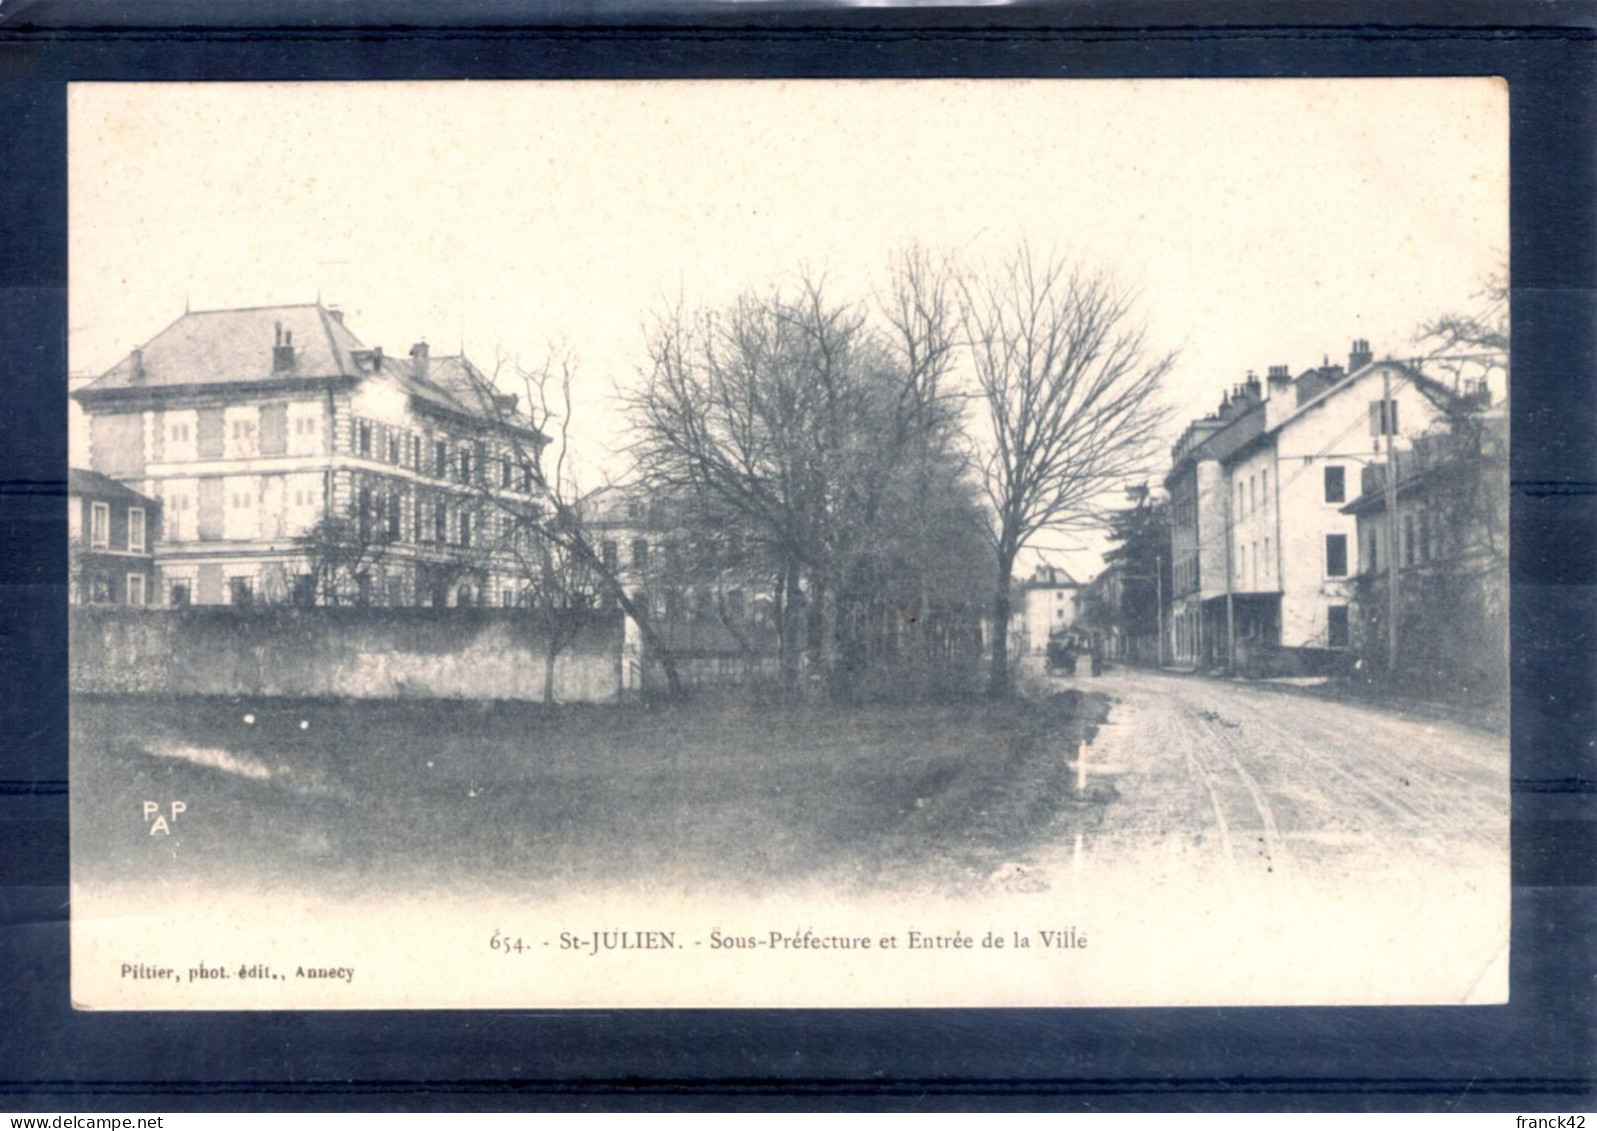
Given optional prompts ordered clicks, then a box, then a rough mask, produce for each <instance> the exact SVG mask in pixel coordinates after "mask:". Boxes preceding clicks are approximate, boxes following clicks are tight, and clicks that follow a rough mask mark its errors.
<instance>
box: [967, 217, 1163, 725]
mask: <svg viewBox="0 0 1597 1131" xmlns="http://www.w3.org/2000/svg"><path fill="white" fill-rule="evenodd" d="M962 298H963V304H962V305H963V321H964V329H965V335H966V338H967V341H968V343H969V349H970V355H971V363H972V370H973V376H974V380H975V383H976V395H975V400H976V402H977V404H978V405H979V406H980V410H981V425H980V429H979V432H978V436H977V444H978V457H977V465H978V473H979V475H980V478H981V483H982V487H983V489H984V491H985V493H986V496H987V502H988V504H989V505H990V507H991V508H992V517H991V521H992V527H991V531H990V534H991V539H992V547H993V550H994V553H995V555H996V564H997V572H996V578H995V581H996V584H995V587H994V597H993V633H992V638H993V639H992V666H991V670H990V673H989V681H988V691H989V694H991V695H994V696H1005V695H1008V694H1009V690H1010V676H1009V654H1008V647H1007V635H1008V624H1009V615H1010V607H1009V606H1010V599H1009V591H1010V584H1011V581H1012V578H1013V575H1014V567H1015V559H1016V557H1017V556H1018V555H1019V553H1020V551H1021V550H1022V549H1023V548H1024V547H1025V546H1026V545H1027V543H1028V542H1029V541H1030V540H1031V539H1032V538H1033V537H1034V536H1035V535H1036V534H1037V533H1038V532H1039V531H1042V530H1044V529H1052V530H1072V529H1077V530H1079V529H1085V528H1089V527H1095V526H1099V525H1101V524H1102V521H1103V517H1104V512H1105V510H1106V506H1105V503H1106V501H1107V500H1108V498H1109V497H1110V496H1111V494H1112V493H1113V492H1116V491H1118V490H1120V489H1122V488H1123V487H1124V485H1125V482H1126V481H1127V480H1128V479H1131V478H1133V477H1135V476H1137V475H1139V474H1145V473H1146V472H1147V470H1148V467H1149V464H1150V460H1151V458H1152V455H1153V452H1154V450H1155V447H1156V443H1157V441H1158V439H1159V437H1160V434H1161V430H1162V428H1163V425H1164V423H1165V421H1166V419H1167V413H1166V411H1165V410H1164V409H1162V408H1161V407H1160V406H1159V405H1158V403H1157V400H1156V393H1157V392H1158V390H1159V387H1160V384H1161V383H1162V381H1163V379H1164V377H1165V375H1166V374H1167V373H1169V371H1170V369H1171V367H1172V366H1173V365H1174V363H1175V355H1174V354H1165V355H1158V356H1150V355H1149V354H1148V352H1147V348H1146V342H1145V334H1144V330H1143V328H1142V326H1141V324H1140V323H1139V322H1138V321H1137V320H1136V318H1135V311H1134V304H1133V299H1132V296H1131V295H1130V294H1129V293H1127V292H1126V291H1124V290H1122V289H1121V288H1120V287H1118V286H1117V285H1115V284H1114V283H1113V282H1112V281H1110V280H1109V279H1108V278H1106V277H1105V276H1103V275H1101V274H1098V273H1095V272H1092V271H1089V270H1087V269H1085V268H1083V267H1081V266H1080V265H1073V264H1070V263H1067V262H1065V261H1063V260H1061V259H1058V258H1048V259H1039V258H1038V257H1037V256H1035V255H1033V253H1032V252H1031V250H1030V248H1028V247H1026V246H1022V247H1021V248H1020V249H1019V250H1018V251H1016V252H1015V253H1014V254H1013V255H1011V256H1010V257H1008V258H1007V259H1006V260H1004V261H1003V262H1002V263H1000V264H999V265H998V266H997V267H996V268H995V269H993V270H990V271H988V272H986V273H985V274H983V275H981V276H980V277H976V278H967V279H966V280H965V282H964V284H963V292H962Z"/></svg>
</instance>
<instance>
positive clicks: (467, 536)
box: [460, 511, 471, 546]
mask: <svg viewBox="0 0 1597 1131" xmlns="http://www.w3.org/2000/svg"><path fill="white" fill-rule="evenodd" d="M460 544H461V545H462V546H469V545H471V512H470V511H461V512H460Z"/></svg>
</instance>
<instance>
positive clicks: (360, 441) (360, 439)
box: [356, 420, 372, 456]
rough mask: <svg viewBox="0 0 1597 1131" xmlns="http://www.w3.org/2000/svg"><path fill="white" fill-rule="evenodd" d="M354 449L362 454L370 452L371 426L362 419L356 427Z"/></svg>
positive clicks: (367, 454)
mask: <svg viewBox="0 0 1597 1131" xmlns="http://www.w3.org/2000/svg"><path fill="white" fill-rule="evenodd" d="M356 438H357V443H356V450H357V451H359V452H360V454H361V455H363V456H369V455H371V454H372V426H371V425H370V424H369V423H367V422H366V421H364V420H362V421H361V422H360V424H359V425H358V426H357V429H356Z"/></svg>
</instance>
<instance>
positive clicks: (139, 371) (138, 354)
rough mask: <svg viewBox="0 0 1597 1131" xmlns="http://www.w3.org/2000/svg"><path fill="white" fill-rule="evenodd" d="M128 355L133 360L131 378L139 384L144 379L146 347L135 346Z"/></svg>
mask: <svg viewBox="0 0 1597 1131" xmlns="http://www.w3.org/2000/svg"><path fill="white" fill-rule="evenodd" d="M128 357H129V359H130V360H131V361H132V362H133V374H132V376H131V377H130V378H129V380H131V381H132V382H133V383H134V384H139V383H141V382H143V380H144V347H143V346H134V347H133V350H132V352H131V353H129V354H128Z"/></svg>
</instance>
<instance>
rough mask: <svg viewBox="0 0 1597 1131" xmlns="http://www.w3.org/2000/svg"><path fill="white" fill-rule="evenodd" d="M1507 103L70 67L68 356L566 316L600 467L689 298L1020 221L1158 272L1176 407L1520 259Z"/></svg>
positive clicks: (1461, 85) (955, 247)
mask: <svg viewBox="0 0 1597 1131" xmlns="http://www.w3.org/2000/svg"><path fill="white" fill-rule="evenodd" d="M1507 111H1508V94H1507V87H1506V85H1505V84H1503V83H1502V82H1501V81H1500V80H1495V79H1489V78H1476V79H1329V80H1275V79H1265V80H1237V81H1230V80H1210V79H1204V80H1159V81H1140V80H1139V81H1101V80H1099V81H1067V80H1032V81H1009V80H1004V81H942V80H938V81H892V82H861V81H846V82H841V81H799V82H775V81H757V82H637V83H610V82H602V83H601V82H592V83H590V82H526V83H518V82H504V83H499V82H495V83H480V82H464V81H460V82H434V83H303V84H238V83H228V84H78V85H74V86H73V87H72V89H71V91H70V94H69V133H68V138H69V141H68V152H69V165H70V168H69V177H70V203H69V224H70V248H71V250H70V336H69V348H70V358H71V360H70V365H71V369H72V372H73V373H74V374H78V375H81V374H98V373H101V372H103V371H104V370H106V369H108V368H110V367H111V366H112V365H114V364H115V363H116V362H117V361H118V360H119V359H121V358H122V357H123V356H125V355H126V354H127V352H128V350H129V349H131V348H132V347H133V346H135V345H138V344H140V343H142V342H143V341H146V340H148V339H149V338H151V337H153V336H154V335H155V334H156V333H158V332H159V331H160V330H161V329H163V328H165V327H166V326H167V325H168V324H170V323H171V322H172V321H173V320H174V319H176V318H177V317H178V316H180V315H181V314H182V313H183V311H184V309H185V307H189V308H192V309H194V310H205V309H216V308H222V307H231V306H258V305H267V304H276V303H299V302H311V301H313V300H315V299H317V298H318V297H320V298H321V300H322V301H323V302H325V303H328V304H337V305H339V306H341V307H342V308H343V309H344V311H345V320H346V324H347V325H348V326H349V327H350V328H351V329H352V330H353V331H354V333H355V334H356V335H357V336H358V337H359V338H361V340H362V341H364V342H365V344H367V345H368V346H382V347H383V348H384V349H385V350H387V351H388V352H389V353H391V354H402V353H403V352H405V351H407V350H408V348H409V346H410V344H411V343H412V342H415V341H417V340H420V339H423V338H425V339H426V340H427V341H428V342H429V343H430V344H431V346H432V349H433V352H434V354H442V353H453V352H456V350H458V349H459V348H460V347H461V346H462V345H464V347H465V350H466V352H467V354H468V355H469V356H471V357H472V358H473V359H474V360H476V361H477V362H478V364H479V365H483V366H484V367H485V368H491V365H492V362H493V361H494V359H495V357H496V355H499V354H503V355H504V356H506V357H520V358H522V359H523V360H524V361H531V360H534V359H537V358H539V357H541V356H542V355H544V354H545V353H546V352H547V350H548V349H549V348H550V347H551V346H552V345H557V346H560V347H562V348H565V349H568V350H570V351H571V352H573V353H574V354H575V355H576V357H577V358H578V360H579V363H580V369H579V374H578V379H577V385H576V389H575V400H576V404H575V406H574V413H573V429H572V441H573V457H574V460H575V467H576V468H577V469H578V472H579V474H580V475H581V476H582V477H583V478H584V480H585V481H586V483H585V485H597V483H599V482H600V481H602V480H603V479H604V478H606V477H614V476H618V475H621V474H623V473H624V471H625V457H624V454H623V453H622V452H621V450H620V448H621V445H620V437H621V435H622V433H623V424H624V422H623V420H622V419H621V417H620V415H619V413H618V411H617V407H616V404H615V401H614V390H615V389H616V388H617V387H618V386H619V387H625V386H626V385H627V384H628V383H629V382H631V381H634V380H635V379H636V377H637V374H638V371H639V368H640V365H641V363H642V360H643V341H644V328H645V326H646V325H647V324H648V322H649V320H650V318H651V316H652V315H653V314H654V313H655V312H657V311H659V310H661V309H663V308H664V307H665V306H667V305H668V304H674V303H675V302H677V301H678V300H679V299H680V300H682V301H684V302H686V303H687V304H688V305H689V306H718V305H721V304H723V303H725V302H728V301H730V300H731V299H733V298H734V297H735V296H736V295H737V294H738V293H739V292H740V291H742V290H744V289H746V288H764V287H770V286H779V285H782V284H783V283H790V282H791V281H792V280H793V279H794V277H795V275H796V274H797V272H798V271H799V270H800V269H801V268H803V267H808V268H809V269H811V270H818V271H822V272H824V273H825V276H826V280H827V284H828V286H829V287H831V288H834V290H835V293H837V294H838V295H840V296H841V295H846V294H858V295H862V296H863V295H867V294H868V293H869V292H870V290H871V288H872V287H873V286H875V285H878V284H879V282H880V280H881V279H882V277H883V274H884V271H885V268H886V266H887V264H888V262H889V260H890V258H891V256H892V255H893V253H894V252H895V251H896V250H899V249H902V248H905V247H907V246H910V245H911V244H917V243H918V244H920V245H922V246H925V247H927V248H931V249H934V250H942V249H947V250H950V251H953V252H956V253H958V254H960V255H962V256H967V257H970V258H972V259H976V260H980V259H982V258H983V257H987V258H991V257H996V256H1001V255H1003V254H1005V253H1006V252H1008V251H1009V250H1011V249H1012V248H1014V247H1015V246H1016V245H1017V243H1018V242H1019V241H1021V240H1025V241H1027V242H1028V243H1029V244H1030V246H1031V247H1032V248H1033V249H1034V250H1043V251H1047V252H1051V253H1057V254H1060V255H1066V256H1070V257H1073V258H1076V259H1079V260H1081V261H1082V262H1084V263H1086V264H1088V265H1089V266H1092V267H1094V268H1098V269H1103V270H1106V271H1109V272H1111V273H1112V274H1113V276H1114V277H1115V278H1116V279H1117V280H1118V281H1120V282H1121V283H1123V284H1125V285H1127V286H1129V287H1132V288H1135V290H1136V291H1137V293H1138V295H1139V304H1140V310H1141V314H1142V317H1143V320H1144V321H1145V323H1146V327H1147V336H1148V343H1149V346H1150V349H1153V350H1157V351H1160V352H1164V351H1168V350H1175V351H1179V358H1178V362H1177V365H1176V367H1175V369H1174V371H1173V373H1172V375H1171V377H1170V380H1169V383H1168V385H1167V389H1166V394H1165V395H1166V397H1167V398H1168V401H1169V403H1170V404H1171V405H1172V406H1173V407H1174V409H1175V410H1176V424H1175V426H1174V428H1173V434H1172V436H1171V439H1172V441H1173V440H1174V438H1175V436H1174V431H1179V428H1180V426H1181V425H1182V424H1184V423H1185V422H1186V421H1187V420H1188V419H1190V418H1192V417H1194V416H1197V415H1201V414H1203V413H1204V412H1207V411H1210V410H1212V409H1213V408H1214V407H1215V405H1216V404H1217V403H1218V401H1219V399H1220V396H1221V394H1222V393H1223V392H1224V391H1225V390H1226V389H1228V388H1229V387H1230V386H1231V385H1233V384H1235V383H1238V382H1240V381H1242V380H1244V379H1245V377H1246V375H1247V373H1248V371H1249V370H1252V371H1255V372H1257V373H1259V374H1261V375H1262V374H1263V373H1264V372H1265V371H1266V370H1267V369H1268V367H1269V366H1270V365H1274V364H1286V365H1289V366H1290V367H1291V368H1292V371H1293V372H1294V373H1296V372H1299V371H1301V370H1302V369H1304V368H1307V367H1308V366H1309V365H1312V364H1317V363H1319V362H1320V361H1321V359H1322V358H1323V357H1326V356H1329V357H1330V359H1331V360H1332V361H1337V360H1341V361H1342V362H1343V363H1345V362H1346V355H1347V352H1348V347H1349V344H1350V343H1351V341H1352V340H1353V339H1354V338H1367V339H1369V341H1370V342H1371V344H1372V346H1373V348H1374V350H1375V352H1376V354H1377V356H1386V355H1388V354H1391V355H1395V356H1399V357H1404V356H1408V355H1410V354H1411V353H1412V352H1413V351H1414V350H1415V345H1414V341H1413V338H1414V329H1415V327H1416V326H1417V325H1418V324H1419V323H1421V322H1422V321H1424V320H1426V319H1428V318H1432V317H1434V316H1436V315H1437V314H1440V313H1442V312H1444V311H1452V310H1459V309H1464V308H1467V307H1469V306H1470V305H1471V302H1472V297H1473V296H1474V295H1475V293H1476V292H1478V290H1479V289H1480V286H1481V285H1482V282H1483V280H1484V279H1485V277H1486V276H1488V275H1489V274H1491V273H1492V272H1494V271H1500V270H1503V269H1505V268H1506V263H1507V252H1508V114H1507ZM75 439H78V438H76V437H75ZM75 449H76V450H78V451H81V445H75ZM74 458H78V457H77V456H75V457H74ZM1039 542H1040V545H1039V547H1038V549H1039V550H1040V551H1041V552H1042V553H1043V554H1045V556H1046V557H1047V558H1048V560H1050V561H1052V562H1054V563H1055V564H1061V565H1064V566H1066V567H1067V568H1069V569H1070V570H1071V571H1072V572H1074V573H1076V574H1077V575H1078V576H1081V577H1083V578H1086V577H1090V576H1091V575H1092V574H1093V573H1095V572H1096V571H1097V569H1098V568H1099V562H1098V559H1097V554H1098V552H1099V551H1100V550H1101V548H1102V546H1101V543H1098V542H1096V541H1095V540H1093V539H1091V538H1086V539H1083V538H1078V537H1051V536H1044V537H1043V538H1041V539H1040V540H1039Z"/></svg>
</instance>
